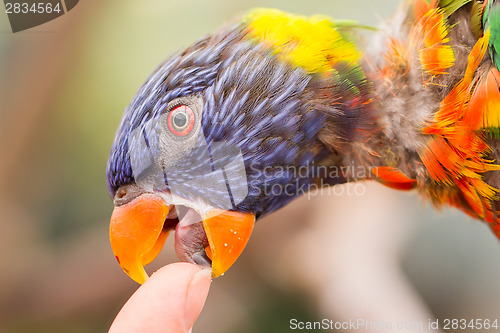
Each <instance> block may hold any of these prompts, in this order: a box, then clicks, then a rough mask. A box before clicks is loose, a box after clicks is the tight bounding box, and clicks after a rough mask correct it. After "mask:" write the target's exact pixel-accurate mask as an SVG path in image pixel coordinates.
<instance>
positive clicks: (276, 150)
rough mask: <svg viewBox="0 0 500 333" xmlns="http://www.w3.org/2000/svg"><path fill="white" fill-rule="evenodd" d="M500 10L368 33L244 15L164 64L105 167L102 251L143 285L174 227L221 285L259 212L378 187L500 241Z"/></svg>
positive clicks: (409, 14) (494, 3) (435, 16)
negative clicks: (468, 219) (445, 210)
mask: <svg viewBox="0 0 500 333" xmlns="http://www.w3.org/2000/svg"><path fill="white" fill-rule="evenodd" d="M499 51H500V1H499V0H485V1H480V0H407V1H403V3H402V4H401V5H400V7H399V9H398V10H397V11H396V13H395V14H394V15H393V17H392V18H390V19H389V20H387V21H386V22H384V23H383V24H382V26H381V27H379V28H372V27H368V26H364V25H362V24H359V23H357V22H355V21H350V20H335V19H331V18H329V17H327V16H324V15H314V16H303V15H298V14H290V13H287V12H283V11H281V10H278V9H269V8H256V9H252V10H250V11H249V12H247V13H246V14H244V15H243V16H242V17H241V18H239V19H237V20H236V21H233V22H231V23H228V24H226V25H225V26H223V27H222V28H220V29H219V30H217V31H216V32H214V33H212V34H209V35H207V36H205V37H203V38H202V39H200V40H198V41H196V42H195V43H193V44H191V45H190V46H188V47H187V48H186V49H184V50H182V51H179V52H177V53H175V54H174V55H172V56H170V57H169V58H167V59H166V60H165V61H164V62H162V63H161V64H160V65H159V66H158V67H157V68H156V69H155V70H154V71H153V73H152V74H151V75H150V76H149V78H148V79H147V80H146V82H145V83H144V84H143V85H142V86H141V88H140V89H139V91H138V92H137V94H136V95H135V97H134V98H133V100H132V102H131V103H130V105H129V106H128V107H127V108H126V109H125V111H124V114H123V118H122V121H121V124H120V125H119V128H118V130H117V132H116V137H115V140H114V142H113V145H112V147H111V153H110V156H109V159H108V165H107V170H106V176H107V185H108V189H109V192H110V194H111V196H112V198H113V202H114V210H113V213H112V215H111V221H110V229H109V232H110V242H111V247H112V250H113V253H114V255H115V257H116V259H117V261H118V263H119V265H120V266H121V268H122V269H123V270H124V271H125V272H126V273H127V274H128V275H129V276H130V277H131V278H132V279H133V280H135V281H137V282H138V283H143V282H144V281H146V279H147V278H148V275H147V273H146V271H145V270H144V266H145V265H147V264H149V263H150V262H152V261H153V260H154V259H155V257H156V256H157V255H158V253H159V252H160V250H161V249H162V247H163V245H164V242H165V240H166V238H167V236H168V234H169V233H170V232H171V231H175V251H176V253H177V256H178V257H179V259H180V260H181V261H185V262H190V263H194V264H197V265H200V266H203V267H207V268H210V269H212V276H213V277H218V276H221V275H223V274H224V273H225V272H226V271H227V270H228V269H229V268H230V267H231V266H232V265H233V264H234V262H235V261H236V260H237V258H238V257H239V256H240V254H241V253H242V251H243V249H244V248H245V246H246V244H247V242H248V240H249V238H250V236H251V234H252V232H253V229H254V226H255V222H256V221H257V220H258V219H260V218H261V217H263V216H266V215H268V214H271V213H273V212H274V211H276V210H278V209H280V208H282V207H284V206H286V205H287V204H288V203H289V202H291V201H292V200H293V199H295V198H297V197H299V196H301V195H303V194H305V193H308V192H309V191H311V190H314V189H319V188H322V187H325V186H335V185H338V184H343V183H347V182H355V181H378V182H380V183H382V184H384V185H386V186H388V187H390V188H394V189H396V190H403V191H408V190H415V191H417V192H418V193H420V194H421V196H422V197H423V198H424V199H425V200H426V201H428V202H430V203H431V204H432V205H434V206H435V207H436V208H440V207H443V206H452V207H455V208H458V209H460V210H461V211H463V212H464V213H466V214H468V215H470V216H472V217H474V218H476V219H480V220H483V221H484V222H485V223H487V224H488V225H489V226H490V227H491V230H492V231H493V233H494V234H495V235H496V236H497V237H500V224H499V217H498V211H499V209H500V199H499V196H498V192H499V189H500V171H499V170H500V144H499V140H500V130H499V128H500V90H499V85H500V73H499V69H500V58H499Z"/></svg>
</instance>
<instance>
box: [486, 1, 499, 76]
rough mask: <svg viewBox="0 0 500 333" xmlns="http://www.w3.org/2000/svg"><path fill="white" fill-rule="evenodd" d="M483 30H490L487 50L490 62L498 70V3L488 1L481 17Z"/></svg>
mask: <svg viewBox="0 0 500 333" xmlns="http://www.w3.org/2000/svg"><path fill="white" fill-rule="evenodd" d="M483 23H484V29H485V30H486V29H490V34H491V35H490V41H489V50H490V56H491V60H492V61H493V64H495V67H496V68H497V69H500V56H499V54H500V1H496V0H490V1H488V3H487V5H486V8H485V10H484V16H483Z"/></svg>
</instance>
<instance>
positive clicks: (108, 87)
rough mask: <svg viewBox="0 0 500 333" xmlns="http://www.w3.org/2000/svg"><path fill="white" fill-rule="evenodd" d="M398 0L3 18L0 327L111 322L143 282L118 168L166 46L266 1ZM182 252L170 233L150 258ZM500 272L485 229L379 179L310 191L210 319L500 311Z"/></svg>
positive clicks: (203, 322) (202, 326)
mask: <svg viewBox="0 0 500 333" xmlns="http://www.w3.org/2000/svg"><path fill="white" fill-rule="evenodd" d="M398 3H399V1H398V0H351V1H343V0H322V1H319V0H311V1H299V0H288V1H285V0H283V1H278V0H274V1H271V0H260V1H259V0H244V1H227V0H226V1H223V0H218V1H217V0H210V1H209V0H182V1H181V0H168V1H164V0H162V1H160V0H154V1H153V0H151V1H141V2H140V1H130V0H122V1H117V0H113V1H96V0H86V1H80V3H79V4H78V6H77V7H75V9H73V10H72V11H70V12H69V13H67V14H66V15H64V16H62V17H60V18H58V19H56V20H54V21H52V22H49V23H47V24H44V25H42V26H40V27H37V28H34V29H30V30H27V31H24V32H19V33H16V34H12V32H11V31H10V27H9V24H8V21H7V16H6V15H5V14H4V13H2V14H0V74H1V76H0V93H1V95H0V101H1V104H0V105H1V108H0V154H1V155H0V267H1V268H0V332H99V331H106V330H107V329H108V327H109V325H110V324H111V322H112V320H113V318H114V316H115V315H116V313H117V312H118V311H119V309H120V308H121V306H122V305H123V304H124V302H125V301H126V300H127V299H128V297H130V295H131V294H132V293H133V292H134V290H135V289H136V288H137V285H136V284H135V283H134V282H133V281H132V280H130V279H129V278H128V277H127V276H126V275H125V274H124V273H123V272H122V271H121V269H120V267H119V266H118V265H117V263H116V261H115V259H114V257H113V255H112V252H111V248H110V246H109V241H108V219H109V216H110V214H111V210H112V201H111V199H110V197H109V195H108V192H107V188H106V181H105V167H106V161H107V157H108V154H109V150H110V147H111V143H112V141H113V138H114V135H115V131H116V128H117V126H118V124H119V121H120V118H121V114H122V112H123V110H124V108H125V107H126V106H127V104H128V103H129V102H130V100H131V99H132V97H133V96H134V94H135V92H136V91H137V90H138V88H139V86H140V85H141V84H142V82H143V81H144V80H145V79H146V77H147V76H148V75H149V73H150V72H151V71H152V70H153V69H154V68H155V67H156V66H157V65H158V63H160V62H161V61H162V60H163V59H164V58H165V57H166V56H168V55H169V54H170V53H172V52H174V51H176V50H178V49H180V48H182V47H185V46H188V45H189V44H190V43H191V42H193V41H195V40H197V39H199V38H201V37H202V36H204V35H205V34H207V33H211V32H214V31H215V30H216V29H217V28H218V27H220V26H221V25H223V24H224V23H227V22H231V20H233V19H234V18H235V17H237V16H238V15H239V14H241V13H244V12H245V11H246V10H247V9H249V8H252V7H257V6H264V7H275V8H279V9H282V10H286V11H290V12H295V13H301V14H306V15H311V14H318V13H319V14H325V15H330V16H332V17H334V18H344V19H355V20H359V21H360V22H362V23H364V24H369V25H379V24H380V23H381V22H382V20H383V19H385V18H387V17H389V16H390V14H391V13H393V12H394V11H395V10H396V8H397V4H398ZM171 238H172V237H171ZM172 261H176V258H175V254H174V251H173V242H172V239H170V240H169V241H168V242H167V244H166V246H165V249H164V251H163V253H162V254H161V255H160V257H159V258H158V259H157V260H156V261H155V262H154V263H153V264H151V267H150V268H148V270H149V271H150V272H153V271H154V270H155V269H157V268H158V267H161V266H163V265H165V264H166V263H168V262H172ZM499 276H500V246H499V244H498V241H497V240H496V239H495V238H494V236H493V235H492V234H491V233H490V232H489V230H488V228H487V227H486V226H485V225H483V224H481V223H479V222H477V221H473V220H471V219H469V218H467V217H465V216H464V215H462V214H461V213H459V212H458V211H454V210H453V211H445V212H443V213H437V212H435V211H434V210H433V209H432V208H430V207H428V205H427V204H423V203H422V202H421V200H420V198H418V197H417V196H416V195H415V194H414V193H413V194H406V193H403V194H402V193H396V192H393V191H391V190H388V189H385V188H382V187H381V186H378V185H376V184H369V185H367V186H366V194H365V195H364V196H363V197H361V198H353V197H345V196H337V195H330V196H329V195H327V194H325V195H323V196H318V197H315V198H312V199H311V200H308V199H307V198H302V199H300V200H297V201H296V202H294V203H293V204H292V205H290V206H289V207H287V208H285V209H283V210H281V211H279V212H278V213H276V214H274V215H272V216H270V217H267V218H265V219H264V220H262V221H261V222H259V223H258V225H257V227H256V229H255V231H254V235H253V236H252V239H251V241H250V243H249V245H248V247H247V249H246V250H245V252H244V254H243V255H242V257H241V258H240V259H239V260H238V262H237V263H236V264H235V266H233V267H232V268H231V270H230V271H229V272H228V273H227V274H226V275H225V276H224V277H221V278H218V279H216V280H214V282H213V285H212V289H211V292H210V295H209V298H208V301H207V303H206V305H205V309H204V311H203V312H202V314H201V316H200V318H199V320H198V322H197V324H196V326H195V328H194V331H195V332H288V331H290V328H289V321H290V319H292V318H296V319H298V320H299V321H306V320H320V319H322V318H329V319H332V320H349V319H357V318H365V319H371V320H374V321H377V320H378V321H386V322H387V321H393V322H394V323H396V322H397V321H405V320H408V321H425V323H426V324H427V320H428V319H430V318H434V317H435V318H439V319H444V318H468V319H473V318H489V319H495V316H496V317H497V318H499V319H500V311H499V310H498V309H500V285H499V283H498V282H497V280H498V278H499ZM476 332H477V330H476Z"/></svg>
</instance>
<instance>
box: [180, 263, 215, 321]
mask: <svg viewBox="0 0 500 333" xmlns="http://www.w3.org/2000/svg"><path fill="white" fill-rule="evenodd" d="M211 282H212V270H211V269H202V270H201V271H199V272H197V273H196V274H195V275H194V276H193V278H192V279H191V282H190V284H189V286H188V290H187V296H186V303H185V308H184V327H185V329H186V331H187V330H189V329H191V328H192V327H193V325H194V323H195V321H196V319H197V318H198V316H199V315H200V313H201V310H202V309H203V306H204V305H205V300H206V299H207V296H208V291H209V289H210V284H211Z"/></svg>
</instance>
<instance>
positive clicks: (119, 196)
mask: <svg viewBox="0 0 500 333" xmlns="http://www.w3.org/2000/svg"><path fill="white" fill-rule="evenodd" d="M126 195H127V190H125V189H119V190H118V192H116V198H117V199H123V198H125V196H126Z"/></svg>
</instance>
